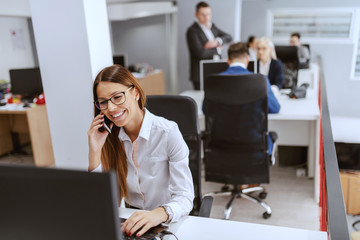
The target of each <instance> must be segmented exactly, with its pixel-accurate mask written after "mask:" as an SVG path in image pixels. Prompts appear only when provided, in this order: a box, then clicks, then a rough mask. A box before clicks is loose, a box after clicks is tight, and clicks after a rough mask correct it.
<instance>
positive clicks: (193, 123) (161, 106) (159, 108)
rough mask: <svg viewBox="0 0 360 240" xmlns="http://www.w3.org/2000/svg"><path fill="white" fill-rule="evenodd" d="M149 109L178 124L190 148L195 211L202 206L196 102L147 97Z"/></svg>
mask: <svg viewBox="0 0 360 240" xmlns="http://www.w3.org/2000/svg"><path fill="white" fill-rule="evenodd" d="M146 107H147V109H148V110H149V111H150V112H152V113H153V114H155V115H158V116H162V117H164V118H166V119H168V120H171V121H174V122H176V123H177V124H178V126H179V129H180V132H181V133H182V135H183V137H184V140H185V142H186V144H187V145H188V147H189V150H190V154H189V166H190V170H191V173H192V177H193V182H194V189H195V199H194V210H195V211H198V210H199V208H200V205H201V197H202V194H201V135H200V126H199V121H198V112H197V105H196V102H195V101H194V100H193V99H192V98H190V97H186V96H179V95H153V96H147V105H146Z"/></svg>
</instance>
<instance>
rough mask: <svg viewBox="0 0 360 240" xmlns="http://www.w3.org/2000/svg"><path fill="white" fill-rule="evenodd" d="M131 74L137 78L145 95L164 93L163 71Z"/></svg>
mask: <svg viewBox="0 0 360 240" xmlns="http://www.w3.org/2000/svg"><path fill="white" fill-rule="evenodd" d="M133 75H134V76H135V77H136V79H137V80H138V82H139V84H140V86H141V88H142V89H143V90H144V92H145V94H146V95H163V94H165V81H164V72H163V71H162V70H154V71H153V72H152V73H149V74H147V75H143V74H135V73H133Z"/></svg>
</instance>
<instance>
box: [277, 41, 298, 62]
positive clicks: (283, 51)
mask: <svg viewBox="0 0 360 240" xmlns="http://www.w3.org/2000/svg"><path fill="white" fill-rule="evenodd" d="M275 52H276V56H277V58H278V59H280V60H281V61H282V62H298V61H299V58H298V50H297V47H295V46H279V45H277V46H275Z"/></svg>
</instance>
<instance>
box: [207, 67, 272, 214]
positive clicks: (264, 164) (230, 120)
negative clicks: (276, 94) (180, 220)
mask: <svg viewBox="0 0 360 240" xmlns="http://www.w3.org/2000/svg"><path fill="white" fill-rule="evenodd" d="M266 81H267V80H266V77H265V76H263V75H261V74H251V75H212V76H210V77H208V78H207V79H206V84H205V99H204V111H205V121H206V130H205V133H204V138H203V139H204V153H205V154H204V155H205V158H204V162H205V180H206V181H212V182H218V183H224V184H226V185H233V189H232V190H231V191H229V190H228V189H227V188H226V187H225V188H223V189H222V190H221V191H218V192H213V193H208V194H205V196H212V195H231V199H230V201H229V203H228V204H227V206H226V209H225V211H224V218H225V219H229V217H230V213H231V209H232V203H233V201H234V199H235V198H239V197H243V198H246V199H249V200H251V201H253V202H256V203H258V204H260V205H261V206H262V207H264V208H265V210H266V211H265V212H264V213H263V217H264V218H265V219H266V218H268V217H270V216H271V213H272V212H271V208H270V207H269V206H268V205H267V204H266V203H265V202H263V201H262V200H260V199H264V198H266V195H267V192H266V190H265V189H264V188H263V187H261V186H256V187H249V188H245V189H242V187H241V185H245V184H261V183H269V165H270V159H269V154H268V142H267V139H268V138H267V134H268V132H267V131H268V128H267V113H268V103H267V102H268V100H267V99H268V98H267V82H266ZM226 185H225V186H226ZM255 191H260V194H259V198H257V197H254V196H252V195H250V193H252V192H255Z"/></svg>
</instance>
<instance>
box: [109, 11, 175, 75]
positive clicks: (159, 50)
mask: <svg viewBox="0 0 360 240" xmlns="http://www.w3.org/2000/svg"><path fill="white" fill-rule="evenodd" d="M111 29H112V37H113V52H114V54H115V55H116V54H120V53H127V55H128V65H131V64H136V63H143V62H146V63H148V64H150V65H151V66H153V67H154V68H158V69H162V70H163V71H164V74H165V78H166V79H165V82H168V80H169V49H168V48H167V46H168V43H167V35H166V16H165V15H158V16H152V17H145V18H138V19H131V20H127V21H116V22H112V23H111Z"/></svg>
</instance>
